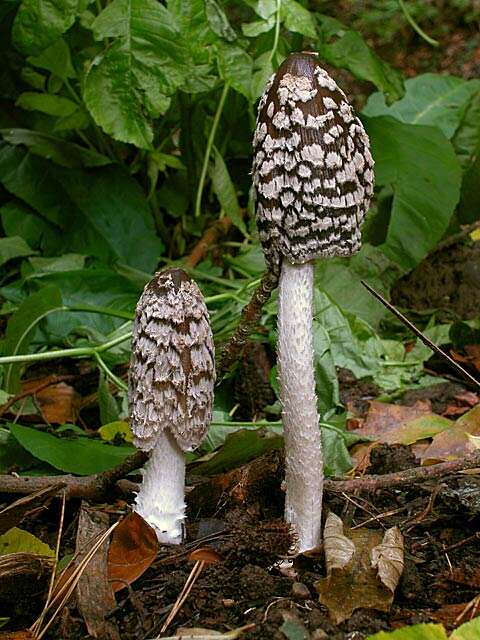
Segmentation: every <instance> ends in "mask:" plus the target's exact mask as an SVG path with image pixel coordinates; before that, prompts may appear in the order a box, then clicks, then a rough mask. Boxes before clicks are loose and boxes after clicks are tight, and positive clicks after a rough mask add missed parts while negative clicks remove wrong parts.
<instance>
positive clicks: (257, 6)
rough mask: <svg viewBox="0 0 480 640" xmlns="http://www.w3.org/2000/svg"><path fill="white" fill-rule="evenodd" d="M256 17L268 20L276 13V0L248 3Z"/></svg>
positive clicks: (258, 0)
mask: <svg viewBox="0 0 480 640" xmlns="http://www.w3.org/2000/svg"><path fill="white" fill-rule="evenodd" d="M249 4H251V6H252V9H253V10H254V11H255V13H256V14H257V15H259V16H260V17H261V18H263V19H264V20H268V18H270V17H271V16H273V14H274V13H275V12H276V11H277V0H256V2H255V1H254V2H249Z"/></svg>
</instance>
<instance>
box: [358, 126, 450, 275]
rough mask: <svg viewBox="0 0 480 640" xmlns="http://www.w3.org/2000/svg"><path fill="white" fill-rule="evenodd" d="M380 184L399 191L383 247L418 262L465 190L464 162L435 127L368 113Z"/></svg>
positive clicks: (403, 261) (402, 260)
mask: <svg viewBox="0 0 480 640" xmlns="http://www.w3.org/2000/svg"><path fill="white" fill-rule="evenodd" d="M365 124H366V128H367V133H368V134H369V136H370V141H371V145H372V152H373V157H374V158H375V162H376V165H375V177H376V183H377V185H378V186H385V185H391V186H392V187H393V191H394V198H393V206H392V210H391V217H390V221H389V223H388V230H387V234H386V238H385V242H384V244H383V245H382V246H381V248H382V250H383V251H384V253H385V254H386V255H387V256H388V257H389V258H390V259H391V260H393V261H394V262H397V263H398V264H399V265H400V266H401V267H403V268H405V269H412V268H414V267H415V266H416V265H417V264H418V263H419V262H420V261H421V260H422V259H423V258H424V257H425V256H426V255H427V253H428V252H429V251H430V250H431V249H433V247H435V245H436V244H437V242H438V241H439V240H440V238H441V237H442V236H443V234H444V233H445V231H446V229H447V227H448V224H449V222H450V219H451V217H452V214H453V212H454V210H455V206H456V204H457V202H458V198H459V195H460V178H461V172H460V165H459V163H458V160H457V158H456V157H455V153H454V151H453V147H452V145H451V143H450V142H449V141H448V140H447V139H446V138H445V136H444V134H443V133H442V132H441V131H439V130H438V129H436V128H433V127H425V126H420V125H410V124H404V123H401V122H398V120H394V119H393V118H389V117H385V116H381V117H377V118H365Z"/></svg>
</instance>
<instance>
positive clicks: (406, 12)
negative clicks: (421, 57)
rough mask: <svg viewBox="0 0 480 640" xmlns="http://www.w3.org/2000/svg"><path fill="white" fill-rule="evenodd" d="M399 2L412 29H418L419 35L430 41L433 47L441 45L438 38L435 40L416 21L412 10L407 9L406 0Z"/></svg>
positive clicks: (399, 0)
mask: <svg viewBox="0 0 480 640" xmlns="http://www.w3.org/2000/svg"><path fill="white" fill-rule="evenodd" d="M398 4H399V5H400V9H401V10H402V11H403V15H404V16H405V18H406V20H407V22H408V23H409V24H410V26H411V27H412V29H413V30H414V31H416V32H417V33H418V35H419V36H420V37H421V38H423V40H425V42H428V44H430V45H431V46H432V47H438V46H439V45H440V43H439V42H438V40H434V39H433V38H431V37H430V36H429V35H427V34H426V33H425V31H423V29H422V28H421V27H420V26H419V25H418V24H417V23H416V22H415V20H414V19H413V18H412V16H411V14H410V12H409V11H408V9H407V6H406V4H405V2H404V1H403V0H398Z"/></svg>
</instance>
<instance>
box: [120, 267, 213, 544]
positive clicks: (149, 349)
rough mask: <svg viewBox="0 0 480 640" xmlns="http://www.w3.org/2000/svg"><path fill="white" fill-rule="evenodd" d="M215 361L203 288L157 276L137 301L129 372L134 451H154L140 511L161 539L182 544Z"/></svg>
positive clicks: (175, 276)
mask: <svg viewBox="0 0 480 640" xmlns="http://www.w3.org/2000/svg"><path fill="white" fill-rule="evenodd" d="M214 382H215V356H214V346H213V337H212V331H211V328H210V324H209V319H208V311H207V308H206V306H205V302H204V300H203V297H202V294H201V292H200V289H199V288H198V286H197V285H196V283H195V282H194V281H193V280H192V279H191V278H190V277H189V276H188V275H187V274H186V273H185V272H184V271H182V270H181V269H167V270H166V271H163V272H160V273H157V274H155V276H154V278H153V279H152V280H151V281H150V282H149V283H148V284H147V286H146V287H145V289H144V291H143V293H142V295H141V297H140V300H139V301H138V304H137V309H136V318H135V324H134V329H133V341H132V356H131V362H130V374H129V403H130V419H131V423H130V424H131V429H132V432H133V434H134V444H135V446H137V447H139V448H140V449H143V450H145V451H151V455H150V458H149V460H148V462H147V464H146V465H145V469H144V472H143V482H142V485H141V487H140V490H139V492H138V494H137V496H136V498H135V506H134V511H136V512H137V513H139V514H140V515H141V516H142V517H143V518H144V519H145V520H146V521H147V522H148V523H149V524H150V525H151V526H152V527H153V528H154V529H155V531H156V534H157V537H158V539H159V541H160V542H164V543H170V544H178V543H180V542H181V541H182V537H183V522H184V519H185V496H184V493H185V452H186V451H190V450H192V449H194V448H195V447H197V446H198V445H199V444H200V442H201V441H202V440H203V438H204V436H205V435H206V433H207V429H208V426H209V424H210V422H211V420H212V402H213V387H214Z"/></svg>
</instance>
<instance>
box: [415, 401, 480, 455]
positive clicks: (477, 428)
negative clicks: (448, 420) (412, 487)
mask: <svg viewBox="0 0 480 640" xmlns="http://www.w3.org/2000/svg"><path fill="white" fill-rule="evenodd" d="M469 435H470V436H480V404H478V405H477V406H476V407H473V409H470V411H468V412H467V413H465V414H464V415H463V416H461V417H460V418H458V419H457V420H456V422H454V423H453V425H452V426H451V427H450V429H447V430H446V431H443V432H442V433H439V434H437V435H436V436H435V437H434V438H433V441H432V443H431V445H430V446H429V447H428V448H427V449H426V450H425V451H424V452H423V454H422V455H421V458H420V459H421V461H422V464H434V463H435V462H440V461H443V460H445V461H447V460H457V459H458V458H462V457H464V456H466V455H468V454H469V453H473V452H475V451H476V447H475V444H474V442H472V441H471V439H470V438H469Z"/></svg>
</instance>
